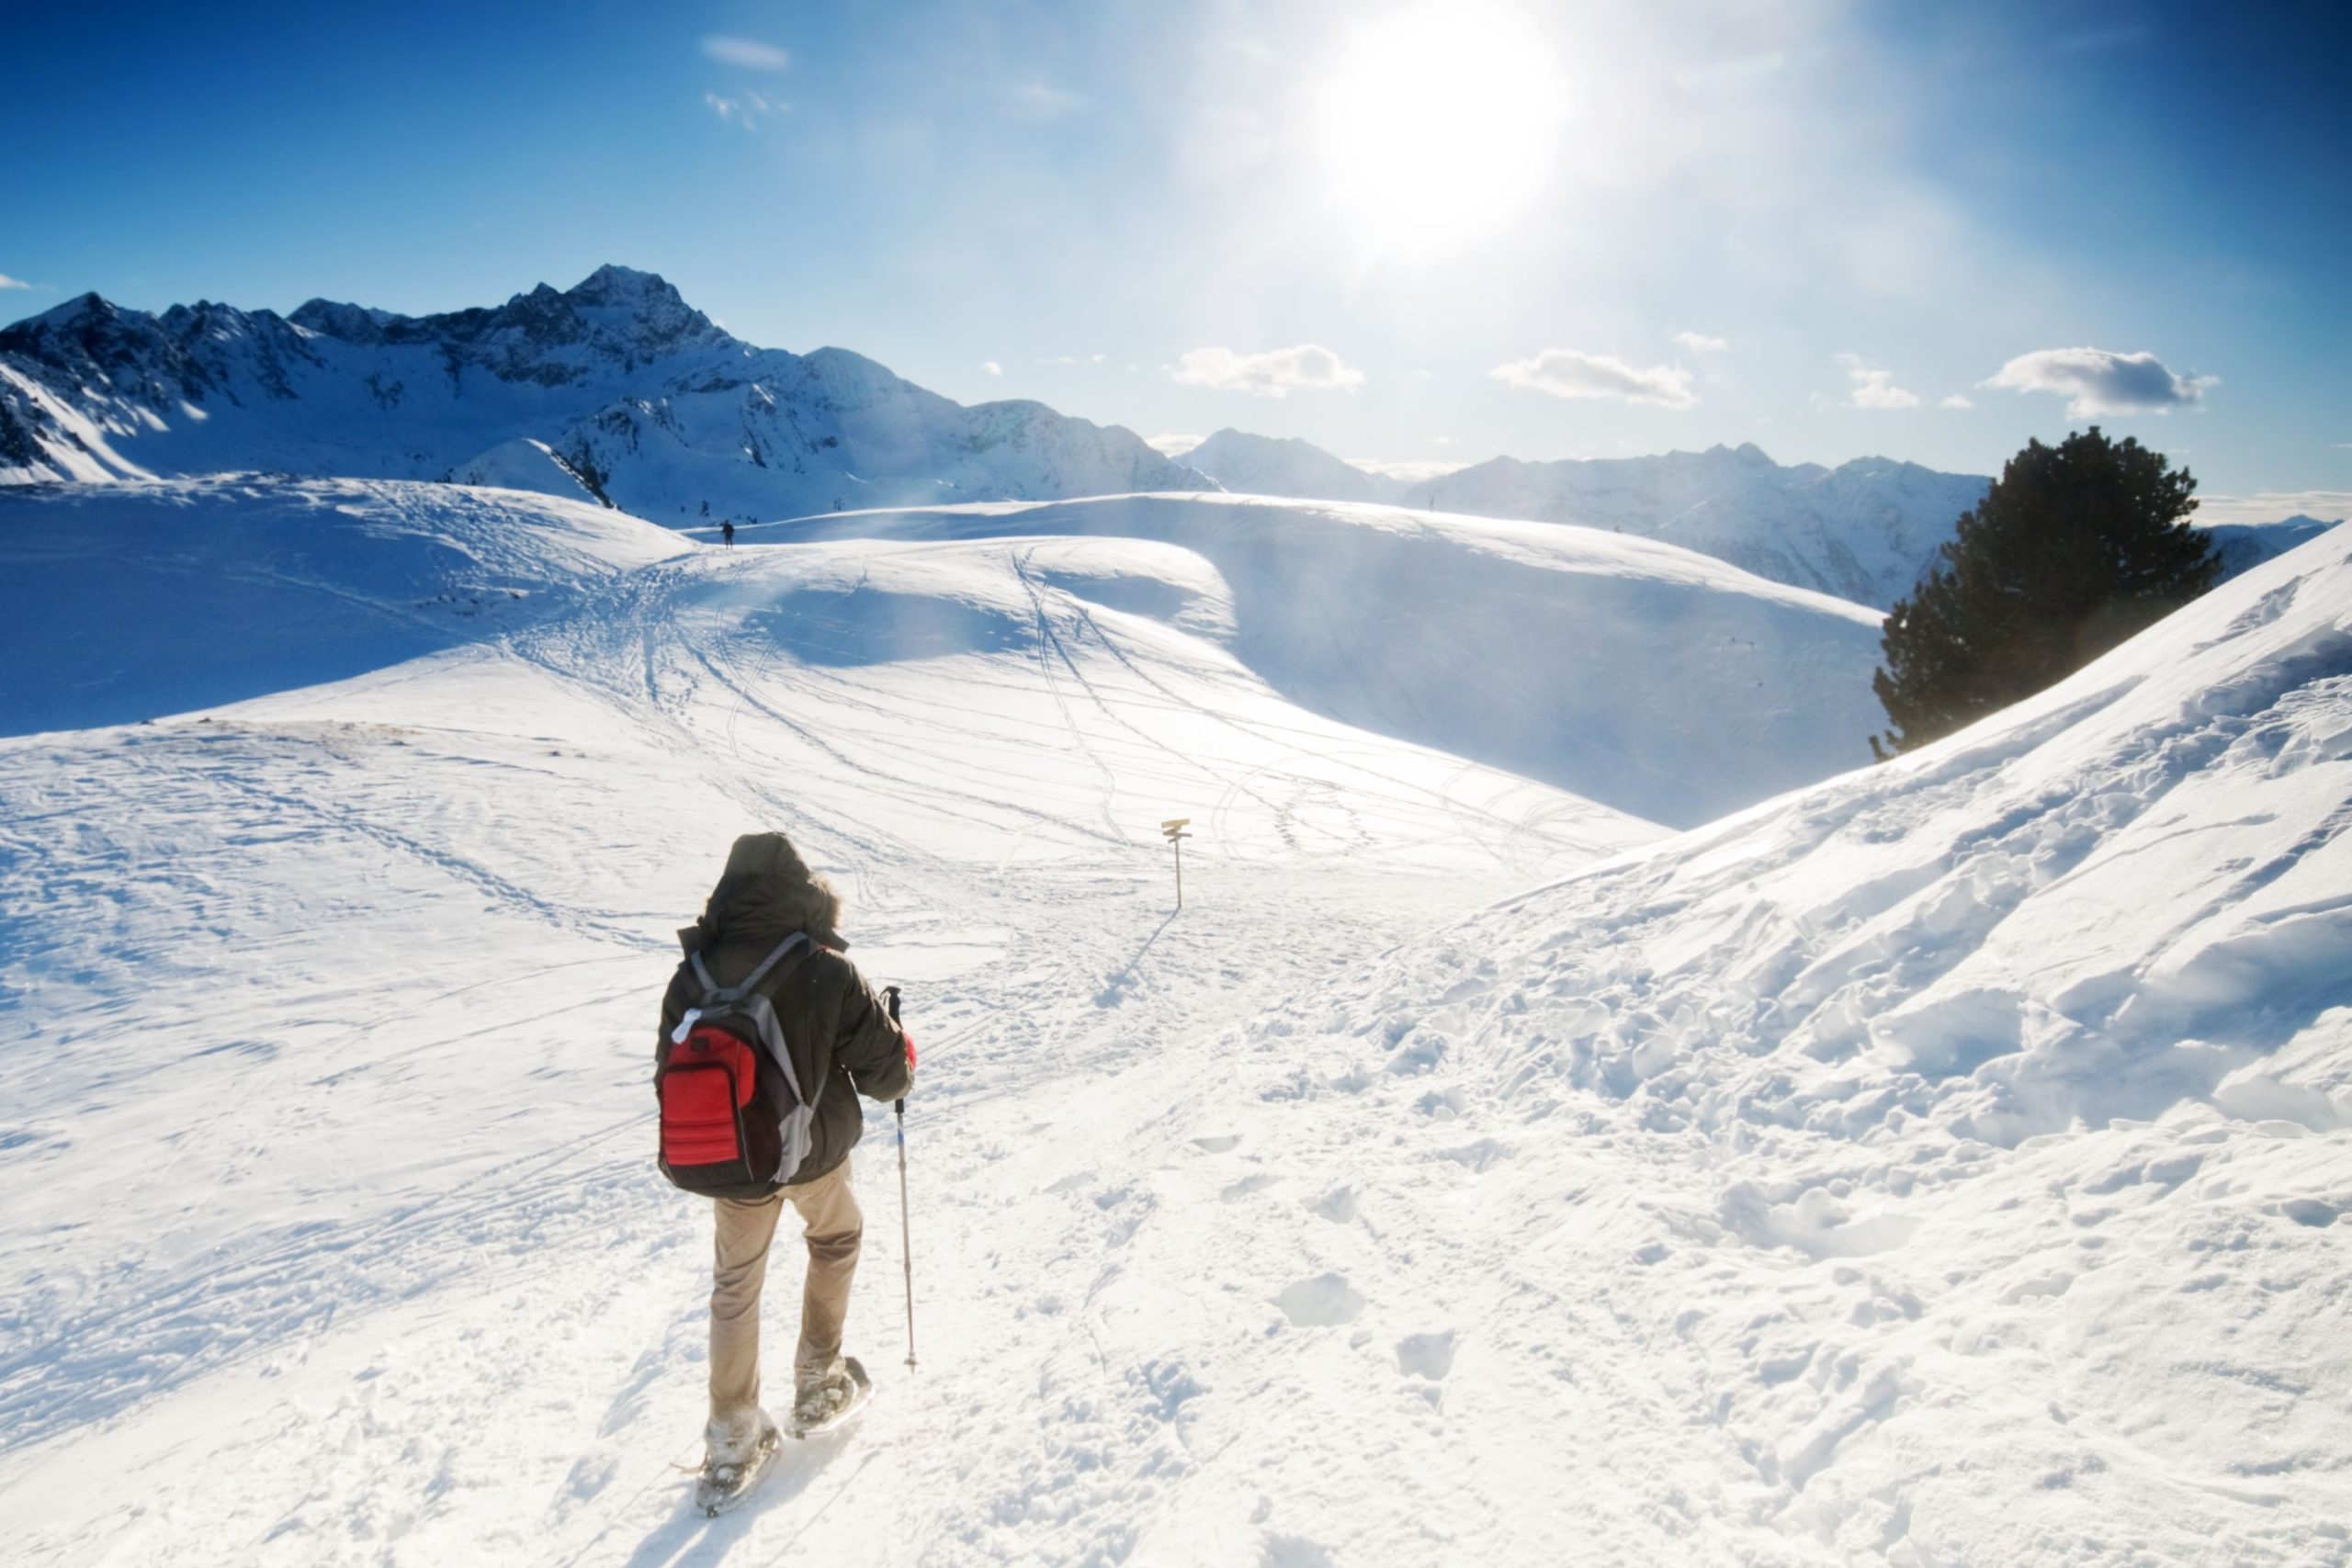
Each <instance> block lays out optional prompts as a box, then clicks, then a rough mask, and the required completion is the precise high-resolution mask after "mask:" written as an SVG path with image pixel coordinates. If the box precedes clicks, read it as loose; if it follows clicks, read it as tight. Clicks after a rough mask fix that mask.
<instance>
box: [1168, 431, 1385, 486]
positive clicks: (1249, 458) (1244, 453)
mask: <svg viewBox="0 0 2352 1568" xmlns="http://www.w3.org/2000/svg"><path fill="white" fill-rule="evenodd" d="M1182 461H1183V463H1184V465H1185V466H1186V467H1187V468H1197V469H1199V470H1200V471H1201V472H1202V473H1204V474H1206V475H1207V476H1208V477H1209V478H1211V479H1215V480H1216V482H1217V483H1218V484H1220V485H1223V486H1224V487H1225V488H1226V489H1227V490H1229V491H1237V492H1238V493H1241V494H1245V495H1283V496H1292V497H1295V498H1298V499H1302V500H1309V501H1397V500H1399V499H1401V498H1402V497H1403V495H1404V493H1405V491H1406V486H1405V484H1404V482H1403V481H1402V480H1398V479H1387V478H1385V477H1384V476H1382V475H1379V474H1370V473H1366V472H1365V471H1364V470H1363V469H1362V468H1357V467H1356V466H1355V465H1354V464H1352V463H1349V462H1345V461H1342V460H1341V459H1340V458H1338V457H1333V456H1331V454H1330V453H1329V452H1326V451H1325V450H1323V448H1321V447H1320V446H1314V445H1313V444H1311V443H1309V442H1306V441H1301V440H1298V439H1297V438H1295V437H1275V436H1271V435H1252V434H1249V433H1248V432H1247V431H1241V430H1234V429H1231V428H1227V429H1224V430H1220V431H1218V432H1217V433H1216V434H1214V435H1212V436H1210V437H1209V438H1208V439H1207V440H1206V441H1204V442H1202V443H1201V444H1200V445H1199V446H1195V447H1193V449H1192V450H1191V451H1189V452H1187V453H1185V454H1184V455H1183V458H1182Z"/></svg>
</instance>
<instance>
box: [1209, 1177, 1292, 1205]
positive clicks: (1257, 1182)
mask: <svg viewBox="0 0 2352 1568" xmlns="http://www.w3.org/2000/svg"><path fill="white" fill-rule="evenodd" d="M1280 1180H1282V1178H1281V1177H1279V1176H1276V1175H1274V1174H1273V1173H1272V1172H1271V1171H1263V1170H1261V1171H1260V1172H1258V1174H1256V1175H1255V1176H1245V1177H1243V1178H1242V1179H1240V1180H1238V1181H1237V1182H1235V1183H1234V1184H1233V1185H1232V1186H1230V1187H1228V1188H1227V1189H1226V1190H1224V1191H1222V1192H1220V1193H1218V1194H1217V1196H1218V1197H1220V1198H1222V1199H1224V1200H1225V1201H1227V1202H1228V1203H1236V1202H1239V1201H1241V1200H1242V1199H1244V1198H1247V1197H1249V1196H1250V1194H1251V1193H1252V1192H1263V1191H1264V1190H1266V1189H1267V1188H1269V1187H1272V1186H1273V1185H1274V1184H1275V1183H1277V1182H1279V1181H1280Z"/></svg>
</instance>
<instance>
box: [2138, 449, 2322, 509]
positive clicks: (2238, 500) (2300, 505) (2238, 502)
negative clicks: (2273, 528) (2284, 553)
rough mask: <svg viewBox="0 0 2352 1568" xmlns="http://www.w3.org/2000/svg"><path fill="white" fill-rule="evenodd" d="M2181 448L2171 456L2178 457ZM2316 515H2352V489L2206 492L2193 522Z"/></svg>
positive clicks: (2198, 502) (2199, 499)
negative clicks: (2247, 492)
mask: <svg viewBox="0 0 2352 1568" xmlns="http://www.w3.org/2000/svg"><path fill="white" fill-rule="evenodd" d="M2179 455H2180V454H2179V453H2178V452H2177V451H2175V452H2172V453H2168V454H2166V456H2168V457H2178V456H2179ZM2290 517H2316V518H2318V519H2319V520H2320V521H2321V522H2323V523H2332V522H2335V521H2336V520H2337V519H2339V518H2345V517H2352V490H2266V491H2256V492H2255V493H2254V494H2252V495H2206V496H2199V498H2198V500H2197V514H2196V515H2195V516H2193V517H2191V518H2190V519H2189V521H2190V522H2192V523H2201V524H2207V525H2211V524H2215V523H2278V522H2281V521H2284V520H2285V519H2287V518H2290Z"/></svg>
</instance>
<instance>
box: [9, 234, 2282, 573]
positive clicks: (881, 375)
mask: <svg viewBox="0 0 2352 1568" xmlns="http://www.w3.org/2000/svg"><path fill="white" fill-rule="evenodd" d="M256 471H258V472H275V473H287V474H296V475H302V476H311V477H333V478H360V479H429V480H444V479H446V480H453V481H455V482H457V483H460V484H472V485H488V486H497V487H503V488H507V489H516V490H526V491H544V492H547V493H549V494H555V495H567V496H580V495H583V494H584V495H589V496H593V497H594V498H596V499H597V500H600V501H603V502H605V503H606V504H607V505H611V506H616V507H619V508H620V509H622V510H624V511H627V512H630V513H635V514H637V515H638V516H640V517H644V518H648V519H650V520H652V521H654V522H660V523H669V524H672V525H695V524H699V523H713V524H715V523H718V522H719V521H721V520H724V519H729V518H732V519H736V520H739V521H740V520H746V519H760V520H770V519H775V518H784V517H794V516H805V515H809V514H811V513H827V512H839V511H844V510H852V509H857V508H866V507H883V506H921V505H941V504H950V503H955V502H975V501H1051V500H1063V499H1069V498H1074V497H1080V496H1091V495H1106V494H1121V493H1127V492H1134V491H1200V490H1226V491H1235V492H1238V493H1249V494H1260V495H1273V496H1283V497H1289V498H1295V499H1304V500H1325V501H1373V502H1391V503H1395V504H1399V505H1405V506H1410V507H1415V508H1420V509H1424V510H1430V511H1438V512H1457V513H1470V514H1473V515H1478V516H1487V517H1500V518H1520V519H1531V520H1534V521H1540V522H1551V523H1570V524H1579V525H1586V526H1589V527H1595V528H1605V529H1611V530H1614V531H1617V532H1621V533H1627V534H1635V535H1640V536H1644V537H1647V538H1653V539H1659V540H1663V541H1665V542H1668V543H1670V544H1676V545H1681V546H1684V547H1688V548H1690V549H1693V550H1697V551H1700V552H1701V553H1702V554H1705V555H1710V556H1713V557H1715V558H1718V559H1721V560H1725V561H1729V562H1730V563H1732V564H1733V565H1735V566H1737V567H1740V568H1743V569H1745V570H1748V571H1751V572H1754V573H1756V574H1757V575H1758V576H1759V577H1765V578H1769V579H1771V580H1773V581H1779V582H1785V583H1790V584H1792V585H1794V586H1797V587H1801V588H1811V589H1815V590H1818V591H1820V592H1826V593H1831V594H1835V595H1837V596H1838V597H1839V598H1843V599H1849V600H1852V601H1855V602H1857V603H1860V604H1870V605H1874V606H1877V607H1879V608H1881V609H1883V608H1885V607H1886V606H1887V605H1889V604H1892V603H1893V602H1894V600H1895V599H1897V598H1899V597H1901V596H1902V595H1903V594H1905V593H1906V592H1909V591H1910V589H1911V587H1912V585H1913V584H1914V583H1915V582H1917V580H1918V577H1919V574H1920V572H1921V571H1922V570H1924V569H1925V568H1926V567H1927V566H1928V565H1929V564H1931V563H1932V562H1933V561H1934V560H1935V558H1936V552H1937V549H1938V547H1939V546H1940V545H1942V544H1943V542H1944V541H1945V540H1946V539H1948V538H1950V537H1951V528H1952V524H1953V523H1954V521H1955V520H1957V519H1958V517H1959V516H1960V514H1961V513H1962V512H1964V511H1966V510H1967V509H1968V508H1969V507H1971V506H1973V505H1974V504H1975V503H1976V502H1977V501H1978V500H1979V499H1980V498H1981V497H1982V496H1983V495H1984V493H1985V486H1986V485H1987V484H1988V483H1989V482H1990V481H1989V480H1987V479H1985V478H1983V477H1982V476H1978V475H1972V474H1946V473H1938V472H1936V471H1935V470H1933V469H1929V468H1921V467H1919V466H1918V465H1917V464H1916V463H1901V462H1895V461H1893V460H1892V459H1889V458H1885V457H1864V458H1859V459H1857V460H1855V461H1853V462H1850V463H1846V464H1843V465H1841V466H1839V467H1838V468H1823V467H1821V466H1820V465H1818V464H1813V463H1801V464H1797V465H1795V466H1793V467H1782V466H1781V465H1780V464H1778V463H1775V462H1773V461H1772V460H1771V459H1770V457H1766V456H1765V455H1764V454H1763V453H1762V452H1761V451H1759V450H1758V448H1756V447H1755V446H1739V447H1736V448H1734V447H1726V446H1714V447H1710V448H1709V449H1708V450H1706V451H1704V452H1669V453H1667V454H1665V455H1664V456H1661V457H1623V458H1601V459H1593V460H1589V461H1577V460H1570V461H1561V462H1542V463H1524V462H1521V461H1519V460H1518V459H1516V458H1511V457H1497V458H1494V459H1493V460H1491V461H1489V462H1485V463H1480V464H1477V465H1476V466H1474V467H1471V468H1463V469H1460V470H1458V471H1457V472H1454V473H1450V474H1445V475H1442V476H1440V477H1439V478H1436V479H1420V480H1415V481H1407V480H1404V479H1394V478H1391V477H1388V476H1386V475H1382V474H1376V473H1372V472H1369V471H1367V470H1365V469H1363V468H1357V467H1355V466H1354V465H1352V464H1350V463H1347V462H1345V461H1343V460H1341V459H1340V458H1339V457H1334V456H1332V455H1331V454H1330V453H1329V452H1326V451H1324V450H1322V449H1321V448H1319V447H1317V446H1311V445H1309V444H1308V443H1306V442H1305V441H1298V440H1281V439H1275V438H1272V437H1268V436H1263V435H1252V434H1248V433H1246V432H1242V431H1238V430H1221V431H1218V432H1217V433H1216V434H1214V435H1212V436H1210V437H1209V438H1208V439H1207V440H1206V441H1205V442H1204V443H1202V444H1201V445H1200V446H1198V447H1197V448H1195V449H1194V450H1193V451H1192V452H1190V453H1188V454H1185V455H1184V456H1183V457H1182V458H1181V459H1171V458H1170V457H1164V456H1162V455H1161V454H1160V453H1159V452H1156V451H1154V450H1153V449H1152V448H1151V447H1149V446H1146V445H1145V444H1144V442H1143V440H1142V439H1141V438H1140V437H1138V436H1137V435H1136V434H1134V433H1133V432H1132V431H1129V430H1126V429H1124V428H1122V427H1120V426H1117V425H1098V424H1094V423H1090V422H1089V421H1086V420H1083V419H1077V418H1073V417H1070V416H1069V415H1065V414H1061V413H1057V412H1055V411H1054V410H1052V409H1050V408H1047V407H1046V405H1045V404H1043V403H1037V402H1027V401H1007V402H992V403H977V404H972V405H970V406H966V405H964V404H961V403H957V402H955V401H952V400H949V399H946V398H943V397H940V396H939V395H937V394H936V393H933V392H929V391H926V390H924V389H922V388H921V387H918V386H916V385H914V384H913V383H912V382H910V381H906V380H903V379H901V378H899V377H897V376H895V375H893V374H891V373H890V371H888V369H886V368H884V367H882V366H880V365H877V364H876V363H875V362H874V361H873V360H870V359H866V358H865V357H863V356H861V355H855V354H852V353H850V352H849V351H848V350H846V349H839V348H820V349H818V350H816V351H814V352H813V353H810V354H807V355H798V354H792V353H788V352H786V351H785V350H783V349H772V348H758V347H754V346H753V345H752V344H747V343H744V342H742V341H741V339H739V338H736V337H733V336H731V335H729V333H727V332H726V331H725V330H724V329H722V328H720V327H719V326H718V324H717V323H715V322H713V321H711V320H710V318H708V317H707V316H706V315H704V314H703V313H702V312H701V311H699V310H695V309H694V308H693V307H692V306H690V305H688V304H687V303H686V302H685V300H684V299H683V298H681V297H680V295H679V293H678V291H677V290H676V289H675V288H672V287H671V286H670V285H669V284H668V283H666V282H664V281H663V280H662V278H660V277H658V276H654V275H652V274H650V273H644V272H636V271H632V270H630V269H629V268H627V267H620V266H605V267H599V268H598V269H597V270H596V271H595V272H594V273H593V274H591V275H590V276H588V277H587V278H585V279H584V280H582V282H581V283H580V284H578V285H577V286H576V287H574V288H570V289H567V290H563V291H561V292H559V291H558V290H556V289H554V288H549V287H548V286H547V285H546V284H541V285H539V286H538V287H537V288H534V289H532V290H531V291H530V292H528V293H526V294H517V295H515V297H514V298H513V299H509V300H507V301H506V303H505V304H503V305H500V306H496V307H494V308H481V309H474V310H456V311H450V312H447V313H446V314H442V315H435V316H401V315H395V314H393V313H392V312H390V311H388V310H369V309H367V308H365V307H362V306H358V305H346V304H336V303H334V302H332V301H329V300H325V299H313V300H311V302H310V303H309V304H307V305H304V306H302V307H301V308H300V310H296V311H294V312H293V313H292V314H291V315H290V316H280V315H278V314H277V312H275V311H272V310H238V309H235V308H234V307H232V306H228V305H217V304H213V303H210V302H209V301H208V302H199V303H198V304H195V305H175V306H173V307H172V308H171V309H170V310H165V311H164V312H163V313H161V314H160V315H156V314H151V313H149V312H146V311H143V310H126V309H123V308H122V307H120V306H117V305H113V304H110V303H108V302H107V300H105V299H101V298H99V297H98V296H97V295H96V294H85V295H83V296H81V297H80V298H78V299H73V300H69V301H68V302H66V303H65V304H63V305H61V306H58V307H57V308H56V309H54V310H50V311H47V312H46V313H44V314H41V315H38V316H34V317H30V318H28V319H27V320H25V321H18V322H17V323H16V324H15V325H14V326H11V327H8V328H6V329H5V330H0V484H6V483H33V482H40V481H44V480H65V481H83V482H107V481H111V480H122V479H133V480H136V479H175V478H183V477H188V476H193V475H201V474H211V473H224V472H256ZM2323 526H2324V525H2320V524H2316V523H2313V522H2312V521H2311V520H2310V519H2296V520H2293V522H2292V523H2291V524H2290V525H2271V526H2266V527H2261V528H2222V529H2219V530H2217V531H2216V532H2217V534H2218V535H2219V536H2220V537H2221V544H2222V552H2223V555H2224V557H2225V558H2226V559H2227V560H2228V561H2229V564H2230V567H2231V570H2232V571H2233V572H2235V571H2238V570H2245V568H2246V567H2247V566H2251V565H2253V564H2255V563H2256V562H2258V561H2260V560H2264V559H2267V558H2269V557H2270V556H2272V555H2275V554H2277V553H2278V551H2279V550H2280V549H2282V548H2285V547H2290V546H2292V545H2294V544H2299V543H2301V541H2302V540H2303V539H2305V538H2308V537H2310V536H2311V535H2312V533H2314V532H2316V531H2318V529H2319V528H2321V527H2323Z"/></svg>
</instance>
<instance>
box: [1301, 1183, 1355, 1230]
mask: <svg viewBox="0 0 2352 1568" xmlns="http://www.w3.org/2000/svg"><path fill="white" fill-rule="evenodd" d="M1307 1207H1308V1208H1309V1209H1312V1210H1313V1211H1315V1213H1318V1214H1320V1215H1322V1216H1323V1217H1324V1218H1325V1219H1327V1220H1329V1221H1330V1222H1331V1223H1332V1224H1335V1225H1344V1224H1348V1223H1349V1222H1350V1221H1351V1220H1353V1219H1354V1218H1355V1217H1356V1190H1355V1189H1354V1188H1352V1187H1334V1188H1332V1189H1331V1190H1329V1192H1326V1193H1324V1194H1323V1196H1321V1197H1320V1198H1317V1199H1316V1200H1315V1201H1313V1202H1311V1203H1309V1204H1307Z"/></svg>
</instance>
